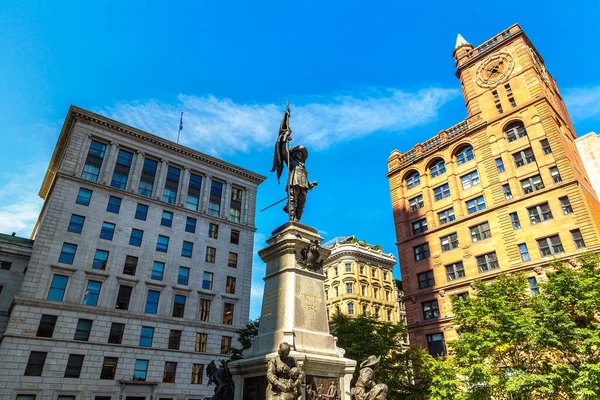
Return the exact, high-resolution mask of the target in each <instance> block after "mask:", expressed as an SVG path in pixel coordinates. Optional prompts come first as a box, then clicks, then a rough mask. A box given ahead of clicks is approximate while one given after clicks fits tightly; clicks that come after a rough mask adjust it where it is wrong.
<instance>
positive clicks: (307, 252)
mask: <svg viewBox="0 0 600 400" xmlns="http://www.w3.org/2000/svg"><path fill="white" fill-rule="evenodd" d="M321 252H322V251H321V246H319V242H318V241H316V240H315V241H314V242H312V243H311V244H310V245H308V246H306V247H305V248H303V249H302V250H300V253H299V254H296V261H297V262H298V264H299V265H300V266H301V267H302V268H305V269H307V270H309V271H312V272H318V271H320V270H321V269H322V268H323V262H324V261H325V258H324V257H323V254H321Z"/></svg>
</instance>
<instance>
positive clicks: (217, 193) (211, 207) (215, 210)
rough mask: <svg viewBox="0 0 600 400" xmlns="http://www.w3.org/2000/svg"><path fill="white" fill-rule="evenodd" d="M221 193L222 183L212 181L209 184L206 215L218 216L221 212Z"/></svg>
mask: <svg viewBox="0 0 600 400" xmlns="http://www.w3.org/2000/svg"><path fill="white" fill-rule="evenodd" d="M222 195H223V184H222V183H221V182H217V181H212V182H211V184H210V198H209V201H208V215H212V216H214V217H218V216H219V213H220V212H221V196H222Z"/></svg>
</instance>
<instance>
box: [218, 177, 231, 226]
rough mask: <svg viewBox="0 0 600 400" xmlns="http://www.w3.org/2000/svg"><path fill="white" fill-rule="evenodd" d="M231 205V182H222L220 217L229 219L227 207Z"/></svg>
mask: <svg viewBox="0 0 600 400" xmlns="http://www.w3.org/2000/svg"><path fill="white" fill-rule="evenodd" d="M230 204H231V182H229V181H224V182H223V193H222V195H221V212H220V214H221V215H220V217H221V218H223V219H227V220H228V219H229V206H230Z"/></svg>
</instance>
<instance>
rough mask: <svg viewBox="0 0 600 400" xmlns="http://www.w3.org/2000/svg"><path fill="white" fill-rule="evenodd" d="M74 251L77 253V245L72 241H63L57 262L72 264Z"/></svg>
mask: <svg viewBox="0 0 600 400" xmlns="http://www.w3.org/2000/svg"><path fill="white" fill-rule="evenodd" d="M75 253H77V245H76V244H72V243H63V247H62V250H61V251H60V256H59V257H58V262H59V263H63V264H73V260H74V259H75Z"/></svg>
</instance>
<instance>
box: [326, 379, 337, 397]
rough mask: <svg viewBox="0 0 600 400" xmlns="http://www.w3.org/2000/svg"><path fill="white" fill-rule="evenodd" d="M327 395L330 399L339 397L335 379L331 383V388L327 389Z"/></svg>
mask: <svg viewBox="0 0 600 400" xmlns="http://www.w3.org/2000/svg"><path fill="white" fill-rule="evenodd" d="M325 397H326V398H327V399H329V400H338V399H339V393H338V388H337V386H336V384H335V381H331V385H329V389H327V394H326V395H325Z"/></svg>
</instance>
